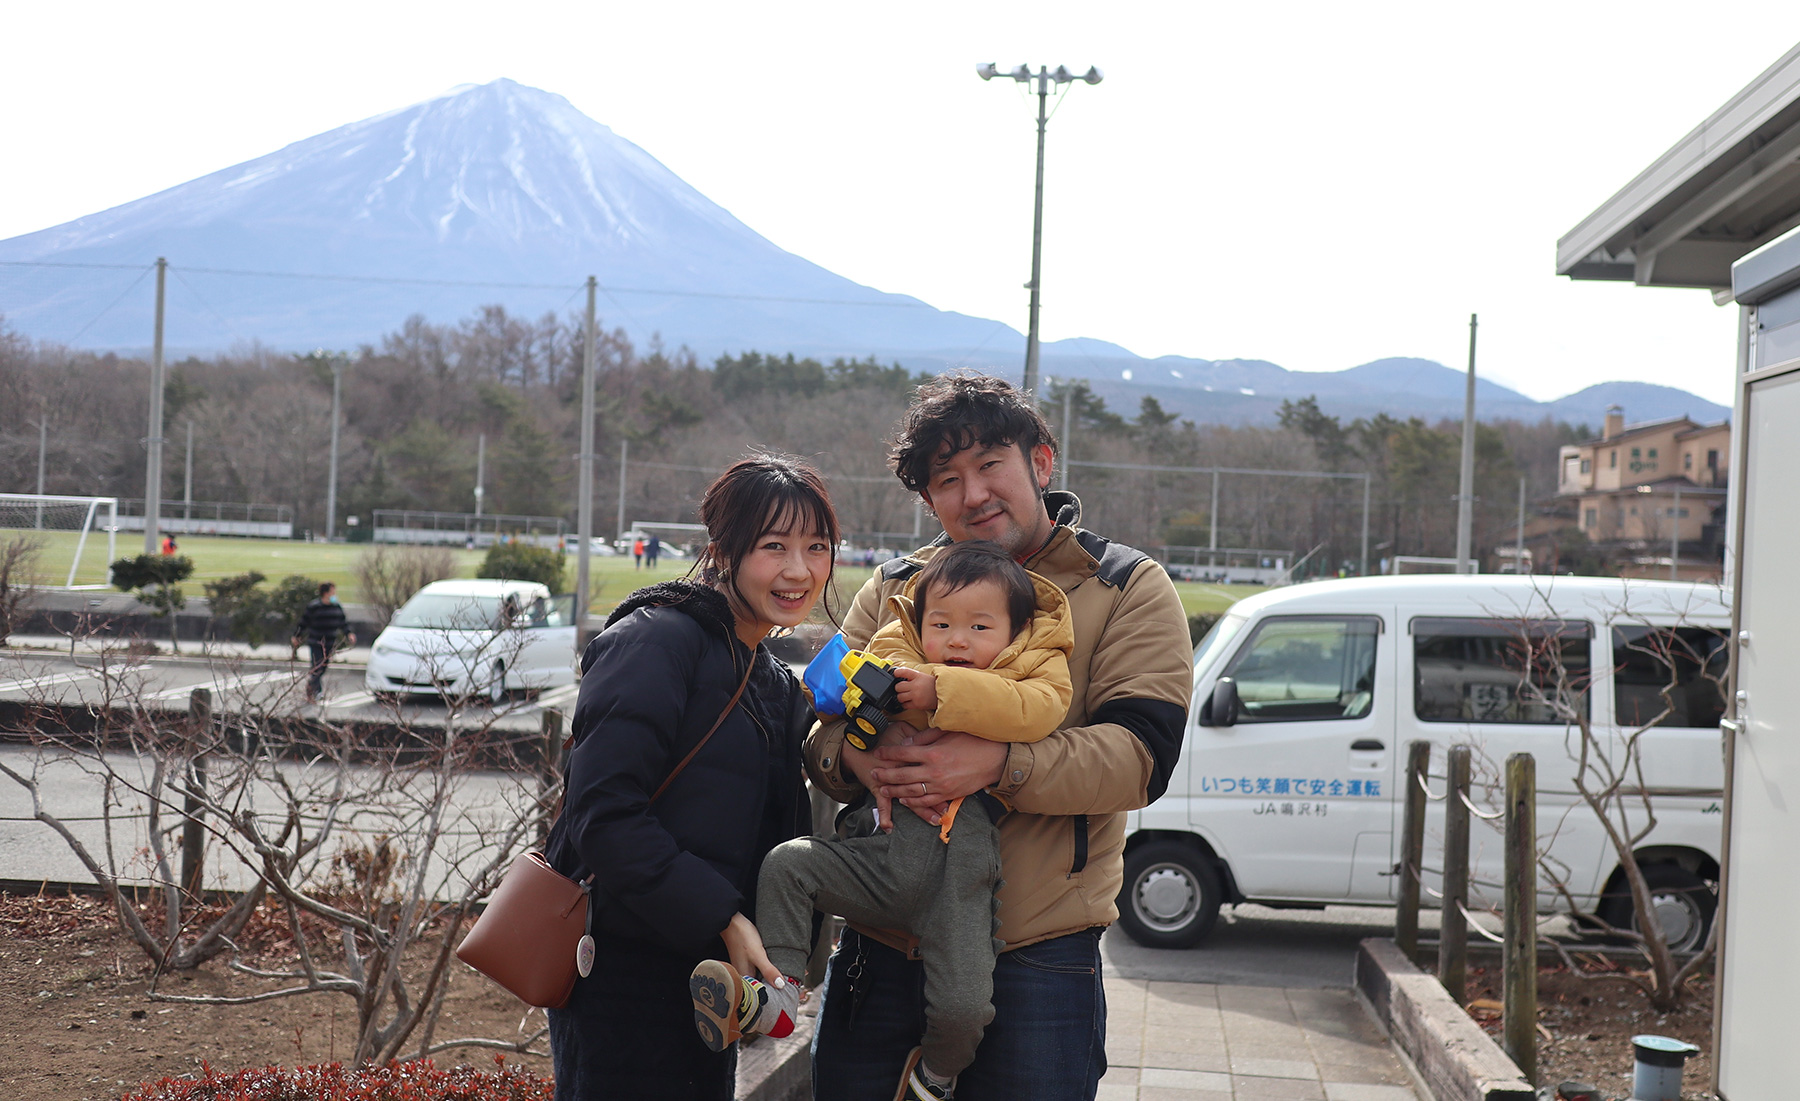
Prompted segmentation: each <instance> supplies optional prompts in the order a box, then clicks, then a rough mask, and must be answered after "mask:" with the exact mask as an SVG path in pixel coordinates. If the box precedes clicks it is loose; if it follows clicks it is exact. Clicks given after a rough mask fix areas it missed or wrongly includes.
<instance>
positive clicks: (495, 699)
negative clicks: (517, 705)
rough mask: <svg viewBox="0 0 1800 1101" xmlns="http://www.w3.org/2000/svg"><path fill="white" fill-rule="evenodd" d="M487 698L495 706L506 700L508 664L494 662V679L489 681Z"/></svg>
mask: <svg viewBox="0 0 1800 1101" xmlns="http://www.w3.org/2000/svg"><path fill="white" fill-rule="evenodd" d="M487 698H488V703H490V704H492V705H493V706H495V707H499V706H500V705H501V704H503V703H505V702H506V666H505V665H503V664H501V663H500V662H497V661H496V662H495V663H494V676H493V679H492V680H490V681H488V690H487Z"/></svg>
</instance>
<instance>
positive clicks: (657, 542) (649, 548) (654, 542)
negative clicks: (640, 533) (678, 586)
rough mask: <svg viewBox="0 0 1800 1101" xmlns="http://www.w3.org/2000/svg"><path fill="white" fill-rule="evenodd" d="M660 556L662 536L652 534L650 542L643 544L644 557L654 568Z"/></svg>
mask: <svg viewBox="0 0 1800 1101" xmlns="http://www.w3.org/2000/svg"><path fill="white" fill-rule="evenodd" d="M661 557H662V536H660V535H652V536H651V537H650V542H648V543H646V544H644V558H645V559H646V560H647V561H648V562H649V564H650V568H651V569H655V568H656V560H657V559H658V558H661Z"/></svg>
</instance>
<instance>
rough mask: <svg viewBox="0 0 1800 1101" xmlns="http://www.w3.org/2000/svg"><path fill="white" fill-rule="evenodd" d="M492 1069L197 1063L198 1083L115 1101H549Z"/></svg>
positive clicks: (509, 1073)
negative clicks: (228, 1069)
mask: <svg viewBox="0 0 1800 1101" xmlns="http://www.w3.org/2000/svg"><path fill="white" fill-rule="evenodd" d="M494 1062H495V1063H496V1064H497V1069H495V1070H477V1069H476V1068H474V1067H447V1068H440V1067H438V1066H437V1065H436V1064H435V1063H433V1062H432V1060H430V1059H414V1060H409V1061H407V1062H393V1063H389V1064H388V1065H387V1066H384V1067H345V1066H344V1065H343V1064H342V1063H320V1064H315V1065H313V1066H305V1067H293V1068H291V1069H290V1068H287V1067H255V1068H252V1069H250V1070H240V1071H238V1072H236V1073H235V1074H221V1073H220V1072H218V1071H216V1070H214V1069H212V1067H211V1066H209V1065H207V1064H205V1063H202V1064H201V1065H200V1069H201V1075H200V1077H198V1078H176V1077H168V1078H164V1079H162V1080H161V1081H158V1082H146V1083H144V1084H143V1085H141V1086H139V1087H138V1089H137V1091H136V1092H135V1093H128V1094H126V1095H125V1096H124V1097H122V1098H120V1101H552V1099H553V1098H554V1097H555V1095H556V1087H555V1085H554V1084H553V1083H552V1082H551V1081H550V1080H549V1079H547V1078H540V1077H538V1076H537V1075H535V1074H533V1073H531V1072H530V1071H527V1070H520V1069H519V1068H517V1067H509V1066H507V1065H506V1058H505V1056H502V1055H496V1056H494Z"/></svg>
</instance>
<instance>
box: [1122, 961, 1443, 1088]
mask: <svg viewBox="0 0 1800 1101" xmlns="http://www.w3.org/2000/svg"><path fill="white" fill-rule="evenodd" d="M1106 1015H1107V1029H1106V1034H1107V1035H1106V1058H1107V1063H1108V1064H1109V1069H1108V1070H1107V1072H1106V1077H1105V1078H1102V1079H1101V1080H1100V1096H1099V1101H1420V1099H1421V1098H1422V1097H1423V1095H1422V1094H1420V1093H1418V1092H1416V1091H1415V1089H1414V1086H1413V1083H1412V1078H1411V1076H1410V1075H1409V1074H1408V1073H1407V1071H1406V1069H1405V1067H1403V1066H1402V1065H1401V1064H1400V1060H1399V1057H1398V1056H1396V1055H1395V1054H1394V1051H1393V1049H1392V1048H1391V1047H1389V1045H1388V1042H1387V1038H1386V1037H1385V1036H1383V1035H1382V1032H1381V1029H1380V1028H1379V1027H1377V1026H1376V1024H1375V1022H1374V1021H1373V1020H1371V1019H1370V1018H1369V1014H1368V1011H1367V1010H1365V1009H1364V1008H1363V1007H1362V1005H1361V1003H1359V1002H1358V1001H1357V1000H1356V995H1355V994H1354V993H1352V992H1351V991H1349V990H1335V989H1326V990H1300V989H1293V988H1282V987H1263V986H1219V985H1213V984H1210V983H1186V982H1161V981H1157V980H1154V979H1118V978H1108V979H1107V980H1106Z"/></svg>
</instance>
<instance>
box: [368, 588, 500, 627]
mask: <svg viewBox="0 0 1800 1101" xmlns="http://www.w3.org/2000/svg"><path fill="white" fill-rule="evenodd" d="M393 626H395V627H421V628H424V629H426V630H433V631H492V630H494V629H495V628H497V627H499V626H500V598H499V597H497V596H452V595H450V594H448V593H420V594H418V595H417V596H415V597H413V598H412V599H411V600H409V601H407V602H406V605H405V606H404V607H402V608H401V609H400V610H399V611H397V612H395V613H394V621H393Z"/></svg>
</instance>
